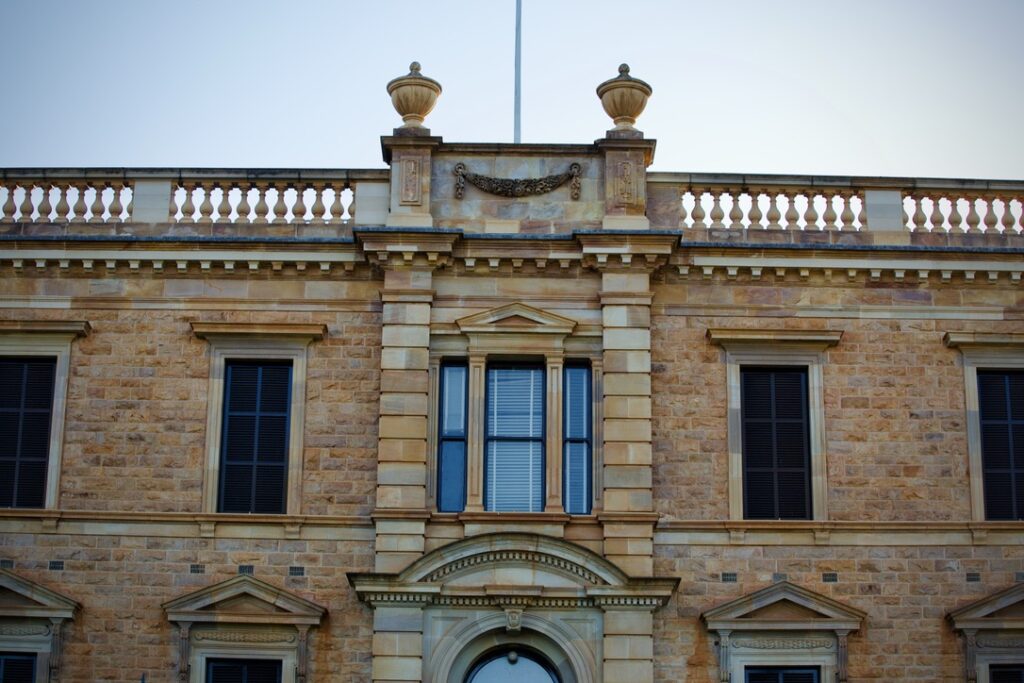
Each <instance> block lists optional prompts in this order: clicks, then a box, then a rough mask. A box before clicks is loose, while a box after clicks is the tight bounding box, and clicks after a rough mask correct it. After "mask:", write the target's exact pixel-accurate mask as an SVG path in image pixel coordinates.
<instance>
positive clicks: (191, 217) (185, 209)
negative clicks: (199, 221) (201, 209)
mask: <svg viewBox="0 0 1024 683" xmlns="http://www.w3.org/2000/svg"><path fill="white" fill-rule="evenodd" d="M182 187H184V188H185V201H184V202H183V203H182V205H181V222H182V223H195V222H196V221H195V213H196V205H195V202H194V201H192V195H193V194H194V193H195V191H196V183H184V184H182Z"/></svg>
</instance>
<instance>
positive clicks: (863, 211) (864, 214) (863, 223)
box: [857, 194, 868, 230]
mask: <svg viewBox="0 0 1024 683" xmlns="http://www.w3.org/2000/svg"><path fill="white" fill-rule="evenodd" d="M857 199H859V200H860V210H859V211H858V212H857V222H858V223H860V228H858V229H859V230H867V229H868V211H867V208H865V204H867V202H865V201H864V195H862V194H860V195H857Z"/></svg>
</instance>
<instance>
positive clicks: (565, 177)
mask: <svg viewBox="0 0 1024 683" xmlns="http://www.w3.org/2000/svg"><path fill="white" fill-rule="evenodd" d="M452 172H453V173H455V198H456V199H462V195H463V193H464V192H465V190H466V181H467V180H468V181H469V183H470V184H471V185H473V186H474V187H477V188H479V189H481V190H483V191H484V192H487V193H488V194H496V195H498V196H500V197H526V196H529V195H536V194H547V193H548V192H551V191H553V190H557V189H558V188H560V187H561V186H562V185H564V184H565V183H566V182H567V181H569V194H570V196H571V197H572V198H573V199H574V200H576V199H579V198H580V175H581V174H582V172H583V168H582V167H581V166H580V165H579V164H577V163H572V164H569V170H568V171H566V172H565V173H557V174H555V175H549V176H544V177H543V178H494V177H492V176H486V175H480V174H478V173H470V172H469V171H467V170H466V165H465V164H463V163H458V164H455V168H454V169H453V171H452Z"/></svg>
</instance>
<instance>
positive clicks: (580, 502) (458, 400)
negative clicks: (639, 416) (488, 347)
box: [436, 361, 593, 514]
mask: <svg viewBox="0 0 1024 683" xmlns="http://www.w3.org/2000/svg"><path fill="white" fill-rule="evenodd" d="M562 373H563V375H562V380H563V384H564V389H563V393H562V401H561V405H560V406H551V407H550V408H549V407H548V406H547V405H546V402H547V401H546V397H547V395H548V387H547V386H546V384H547V383H546V382H545V368H544V367H543V366H540V365H537V366H531V365H510V364H502V363H494V364H492V365H490V366H488V367H487V369H486V382H485V392H486V400H485V402H484V404H485V405H484V411H485V417H484V423H485V424H484V429H483V436H482V438H483V441H484V444H483V457H484V467H483V477H484V482H483V489H484V494H483V505H484V509H485V510H487V511H494V512H513V511H514V512H541V511H543V510H544V509H545V497H546V487H545V486H546V485H545V482H546V479H547V476H546V466H547V463H546V460H547V459H546V446H547V443H548V436H549V435H548V434H547V427H546V425H547V423H548V420H549V418H550V415H549V410H558V409H561V411H562V422H563V429H562V440H561V449H562V456H563V458H562V469H563V472H562V500H563V505H564V508H565V511H566V512H568V513H570V514H589V513H590V512H591V509H592V504H593V472H592V469H593V457H592V454H593V445H592V438H593V437H592V432H593V410H592V400H593V399H592V390H591V381H592V380H591V370H590V367H589V366H588V365H585V364H583V363H578V362H574V363H572V364H569V365H567V366H566V367H565V368H564V370H562ZM439 394H440V400H439V402H438V411H437V492H436V500H437V508H438V510H439V511H441V512H461V511H462V510H464V509H465V507H466V476H467V462H466V461H467V453H468V445H467V439H468V433H469V431H470V430H469V428H468V414H469V368H468V366H467V364H466V363H464V362H462V361H447V362H445V363H443V364H441V366H440V373H439Z"/></svg>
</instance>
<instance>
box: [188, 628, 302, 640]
mask: <svg viewBox="0 0 1024 683" xmlns="http://www.w3.org/2000/svg"><path fill="white" fill-rule="evenodd" d="M193 637H194V638H195V639H196V641H204V640H205V641H213V642H217V643H294V642H295V639H296V637H297V636H296V635H295V634H294V633H274V632H264V631H199V632H197V633H196V634H195V635H194V636H193Z"/></svg>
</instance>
